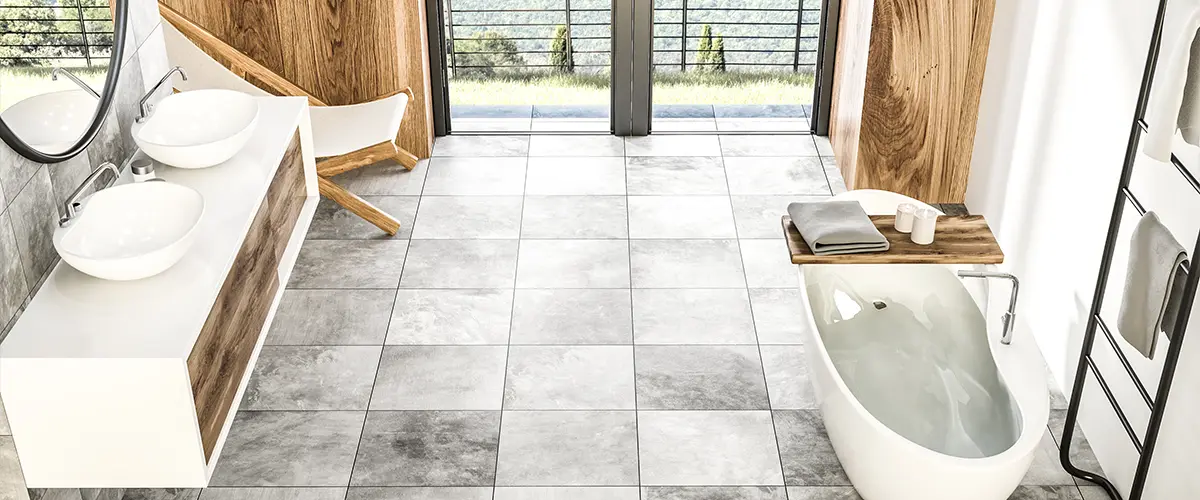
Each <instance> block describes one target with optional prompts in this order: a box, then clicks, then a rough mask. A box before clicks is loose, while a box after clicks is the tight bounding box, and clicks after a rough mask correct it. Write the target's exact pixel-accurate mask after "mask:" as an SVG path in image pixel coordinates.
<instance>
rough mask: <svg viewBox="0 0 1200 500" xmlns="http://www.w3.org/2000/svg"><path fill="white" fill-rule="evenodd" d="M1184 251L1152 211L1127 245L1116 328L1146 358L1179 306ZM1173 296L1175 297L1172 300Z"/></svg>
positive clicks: (1173, 317)
mask: <svg viewBox="0 0 1200 500" xmlns="http://www.w3.org/2000/svg"><path fill="white" fill-rule="evenodd" d="M1186 259H1187V252H1185V251H1184V249H1183V245H1180V244H1179V242H1178V241H1176V240H1175V237H1174V236H1172V235H1171V231H1170V230H1168V229H1167V227H1166V226H1164V225H1163V223H1162V221H1160V220H1158V216H1157V215H1155V214H1154V212H1146V215H1143V216H1142V219H1141V220H1139V221H1138V223H1137V226H1136V227H1134V228H1133V236H1132V237H1131V238H1130V243H1129V268H1128V270H1127V271H1126V273H1125V293H1124V296H1123V297H1122V300H1121V312H1120V314H1119V315H1118V316H1117V328H1118V329H1119V330H1120V332H1121V336H1122V337H1125V340H1127V341H1129V344H1130V345H1132V346H1133V347H1134V348H1136V349H1137V350H1138V351H1139V352H1141V353H1142V355H1144V356H1146V357H1147V358H1150V357H1153V356H1154V347H1155V344H1157V340H1158V332H1159V331H1160V330H1161V329H1162V328H1163V326H1164V325H1173V324H1174V320H1175V314H1176V311H1177V310H1178V309H1176V308H1177V307H1178V305H1179V297H1177V296H1176V295H1177V294H1178V293H1179V291H1178V290H1174V289H1175V288H1182V287H1181V286H1175V285H1176V283H1177V282H1178V283H1179V284H1181V285H1182V283H1183V281H1182V279H1181V278H1179V276H1180V275H1181V274H1186V273H1180V272H1178V269H1179V266H1180V265H1181V264H1182V263H1183V262H1184V261H1185V260H1186ZM1173 296H1175V297H1174V298H1173Z"/></svg>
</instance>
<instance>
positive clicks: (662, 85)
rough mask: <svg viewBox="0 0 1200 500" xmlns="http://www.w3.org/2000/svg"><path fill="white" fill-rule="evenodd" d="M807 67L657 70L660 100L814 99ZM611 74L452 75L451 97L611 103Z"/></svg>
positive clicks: (460, 100)
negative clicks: (767, 70)
mask: <svg viewBox="0 0 1200 500" xmlns="http://www.w3.org/2000/svg"><path fill="white" fill-rule="evenodd" d="M812 94H813V77H812V75H810V74H803V73H742V72H728V73H696V72H692V73H674V72H672V73H657V74H655V76H654V103H655V104H811V103H812ZM608 102H609V79H608V75H545V74H532V75H504V76H496V77H492V78H451V79H450V103H451V104H461V105H471V104H477V105H504V104H523V105H530V104H579V105H587V104H608Z"/></svg>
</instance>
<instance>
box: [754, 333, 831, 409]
mask: <svg viewBox="0 0 1200 500" xmlns="http://www.w3.org/2000/svg"><path fill="white" fill-rule="evenodd" d="M759 351H760V352H761V353H762V363H763V372H764V373H766V375H767V392H769V393H770V394H771V408H772V409H776V410H809V409H815V408H817V395H816V393H815V392H814V391H813V385H812V380H810V379H809V375H808V363H807V360H806V359H805V357H804V347H803V346H798V345H797V346H791V345H764V346H759Z"/></svg>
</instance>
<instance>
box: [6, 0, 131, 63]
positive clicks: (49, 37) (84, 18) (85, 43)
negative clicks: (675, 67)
mask: <svg viewBox="0 0 1200 500" xmlns="http://www.w3.org/2000/svg"><path fill="white" fill-rule="evenodd" d="M112 36H113V23H112V15H111V12H110V10H109V5H108V1H107V0H63V1H61V2H57V3H56V2H53V1H52V0H23V1H18V3H17V4H16V5H14V4H12V3H5V4H4V5H0V66H34V67H36V66H67V65H75V66H79V65H83V66H89V67H90V66H93V65H98V66H99V65H106V64H108V56H109V53H110V52H111V50H112ZM69 61H70V62H69Z"/></svg>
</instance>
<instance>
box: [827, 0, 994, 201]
mask: <svg viewBox="0 0 1200 500" xmlns="http://www.w3.org/2000/svg"><path fill="white" fill-rule="evenodd" d="M842 5H843V9H845V8H846V7H847V6H849V7H851V10H852V11H853V12H854V13H853V14H850V15H849V17H848V18H847V17H846V16H844V17H843V24H842V25H841V26H839V47H838V48H839V54H838V62H837V64H838V66H843V64H844V61H845V67H844V68H839V69H837V70H835V75H836V76H835V79H837V82H836V83H835V90H834V91H835V95H837V96H838V97H836V98H835V99H834V102H835V105H836V106H837V107H836V118H835V119H834V132H831V134H832V135H833V136H834V137H831V141H832V142H833V145H834V152H835V154H836V155H837V156H838V167H839V169H841V170H842V174H843V176H844V177H845V178H846V182H847V184H848V185H849V187H851V188H852V189H862V188H873V189H886V190H889V191H895V192H899V193H903V194H906V195H909V196H912V197H914V198H918V199H921V200H923V201H926V202H929V203H961V202H962V201H963V198H964V197H965V196H966V188H967V176H968V174H969V173H970V166H971V154H972V151H973V149H974V142H975V125H976V121H977V118H978V111H979V96H980V92H981V90H982V87H983V73H984V67H985V65H986V61H987V52H988V43H989V41H990V37H991V26H992V15H993V12H994V10H995V0H873V1H872V0H850V1H846V2H843V4H842ZM866 9H869V10H870V12H869V13H868V14H864V11H865V10H866ZM844 14H845V11H844ZM863 15H868V16H869V18H870V22H869V23H867V24H865V25H864V22H863V21H864V18H863V17H862V16H863ZM864 26H866V27H867V28H866V29H865V30H864ZM847 28H849V29H847ZM843 34H845V35H846V36H848V37H851V38H852V39H850V40H846V41H845V42H844V43H843V40H841V37H842V35H843ZM863 43H866V44H867V45H868V47H867V55H866V71H865V73H863V74H862V75H861V76H860V74H859V73H858V69H859V68H858V66H857V65H858V64H859V62H860V59H859V57H860V56H859V55H858V51H860V50H861V46H860V44H863ZM843 47H847V48H849V50H850V51H851V52H850V53H851V54H852V55H851V57H852V60H844V58H843V54H842V53H841V50H842V48H843ZM860 88H861V90H862V94H861V105H860V106H855V104H856V102H855V99H856V98H858V94H857V92H858V91H859V89H860ZM856 112H858V113H859V116H857V117H856V116H855V113H856ZM856 118H857V119H856ZM835 138H836V139H835Z"/></svg>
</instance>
